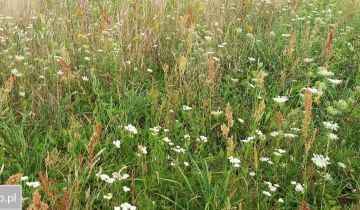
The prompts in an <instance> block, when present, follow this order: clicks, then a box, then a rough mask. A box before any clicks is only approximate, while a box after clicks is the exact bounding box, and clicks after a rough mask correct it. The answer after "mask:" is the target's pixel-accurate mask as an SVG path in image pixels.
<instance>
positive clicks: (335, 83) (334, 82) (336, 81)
mask: <svg viewBox="0 0 360 210" xmlns="http://www.w3.org/2000/svg"><path fill="white" fill-rule="evenodd" d="M328 80H329V82H331V83H332V84H334V85H338V84H340V83H342V80H340V79H330V78H329V79H328Z"/></svg>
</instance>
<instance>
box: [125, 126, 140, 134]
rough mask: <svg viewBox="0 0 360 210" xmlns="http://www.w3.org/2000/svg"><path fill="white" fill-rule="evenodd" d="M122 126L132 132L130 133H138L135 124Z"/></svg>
mask: <svg viewBox="0 0 360 210" xmlns="http://www.w3.org/2000/svg"><path fill="white" fill-rule="evenodd" d="M124 128H125V129H126V130H127V131H129V132H130V133H132V134H137V133H138V131H137V129H136V128H135V126H133V125H131V124H129V125H126V126H124Z"/></svg>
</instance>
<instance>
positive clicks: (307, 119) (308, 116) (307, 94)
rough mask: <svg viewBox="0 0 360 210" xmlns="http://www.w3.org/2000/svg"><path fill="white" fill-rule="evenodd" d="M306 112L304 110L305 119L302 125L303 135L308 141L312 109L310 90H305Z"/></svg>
mask: <svg viewBox="0 0 360 210" xmlns="http://www.w3.org/2000/svg"><path fill="white" fill-rule="evenodd" d="M304 108H305V112H304V121H303V127H302V136H303V138H304V140H305V141H306V139H307V137H308V130H309V125H310V121H311V109H312V93H311V92H310V91H309V90H306V92H305V104H304Z"/></svg>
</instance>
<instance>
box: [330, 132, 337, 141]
mask: <svg viewBox="0 0 360 210" xmlns="http://www.w3.org/2000/svg"><path fill="white" fill-rule="evenodd" d="M328 137H329V139H331V140H338V139H339V137H338V136H337V135H336V134H334V133H328Z"/></svg>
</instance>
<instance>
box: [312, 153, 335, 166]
mask: <svg viewBox="0 0 360 210" xmlns="http://www.w3.org/2000/svg"><path fill="white" fill-rule="evenodd" d="M311 160H312V161H313V162H314V164H315V165H316V166H318V167H319V168H326V166H327V165H329V164H330V162H329V161H330V158H329V157H327V156H326V157H324V156H323V155H318V154H313V157H312V158H311Z"/></svg>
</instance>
